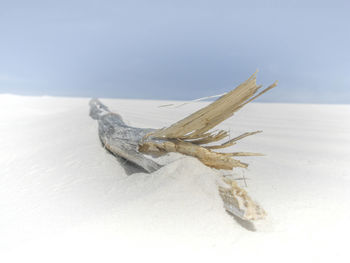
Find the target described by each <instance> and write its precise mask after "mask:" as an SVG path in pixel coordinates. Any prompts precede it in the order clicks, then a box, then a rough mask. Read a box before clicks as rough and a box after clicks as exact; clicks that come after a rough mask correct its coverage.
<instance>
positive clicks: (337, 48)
mask: <svg viewBox="0 0 350 263" xmlns="http://www.w3.org/2000/svg"><path fill="white" fill-rule="evenodd" d="M238 2H242V1H237V2H235V1H220V0H216V1H190V0H188V1H132V0H131V1H106V0H98V1H97V0H96V1H91V0H85V1H84V0H78V1H73V0H71V1H67V0H62V1H35V0H33V1H16V0H11V1H4V0H0V93H13V94H23V95H51V96H80V97H116V98H117V97H118V98H145V99H194V98H198V97H204V96H209V95H213V94H219V93H222V92H225V91H227V90H230V89H232V88H233V87H234V86H235V85H237V84H238V83H240V82H242V81H244V80H245V79H246V78H247V77H249V75H250V74H252V73H253V72H254V71H255V70H256V69H259V74H258V81H259V82H260V83H262V84H265V85H268V84H271V83H272V82H273V81H274V80H276V79H278V80H279V86H278V88H276V89H275V90H273V91H271V92H270V93H269V94H266V95H265V96H264V97H263V98H261V99H260V101H266V102H306V103H350V15H349V14H350V9H349V5H348V4H346V2H345V1H344V2H342V1H339V2H337V3H335V2H334V1H329V3H330V4H328V5H327V4H324V3H322V1H308V2H305V1H299V2H296V1H280V2H281V3H283V2H288V6H286V5H282V4H279V2H278V1H267V2H264V3H267V4H262V1H249V2H248V1H247V2H246V4H245V6H242V5H239V4H237V3H238ZM305 3H307V4H305Z"/></svg>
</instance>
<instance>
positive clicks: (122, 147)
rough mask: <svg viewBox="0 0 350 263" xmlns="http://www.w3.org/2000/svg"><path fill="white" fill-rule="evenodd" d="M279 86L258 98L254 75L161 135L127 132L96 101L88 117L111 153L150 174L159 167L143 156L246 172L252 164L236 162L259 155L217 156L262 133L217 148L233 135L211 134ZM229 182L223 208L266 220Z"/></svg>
mask: <svg viewBox="0 0 350 263" xmlns="http://www.w3.org/2000/svg"><path fill="white" fill-rule="evenodd" d="M276 85H277V82H275V83H274V84H272V85H271V86H269V87H268V88H266V89H265V90H263V91H261V92H260V93H258V94H256V93H257V91H258V90H259V89H260V88H261V85H257V84H256V76H255V74H253V75H252V76H251V77H250V78H249V79H248V80H247V81H245V82H244V83H242V84H241V85H239V86H238V87H237V88H235V89H234V90H232V91H230V92H228V93H227V94H225V95H223V96H222V97H220V98H219V99H218V100H216V101H215V102H213V103H211V104H209V105H208V106H206V107H204V108H202V109H200V110H198V111H196V112H195V113H193V114H191V115H190V116H188V117H186V118H184V119H182V120H180V121H178V122H176V123H175V124H173V125H171V126H170V127H167V128H162V129H143V128H136V127H131V126H128V125H126V124H125V123H124V121H123V119H122V117H121V116H120V115H118V114H116V113H113V112H111V111H110V110H109V109H108V108H107V107H106V106H105V105H103V104H102V103H101V102H100V101H98V100H97V99H92V100H91V101H90V116H91V117H92V118H93V119H96V120H97V121H98V124H99V137H100V140H101V142H102V144H103V145H104V147H105V148H106V149H107V150H109V151H110V152H111V153H113V154H114V155H116V156H120V157H122V158H124V159H126V160H128V161H130V162H132V163H134V164H136V165H137V166H139V167H141V168H143V169H144V170H146V171H147V172H149V173H151V172H153V171H156V170H158V169H159V168H160V167H161V165H159V164H157V163H156V162H155V161H153V160H152V159H150V158H147V157H145V155H144V154H148V155H156V156H159V155H163V154H166V153H168V152H178V153H181V154H184V155H188V156H193V157H196V158H198V159H199V160H200V161H201V162H202V163H203V164H205V165H207V166H209V167H212V168H216V169H226V170H232V169H233V168H235V167H242V168H245V167H247V166H248V164H246V163H243V162H241V161H239V160H236V159H234V158H233V157H234V156H255V155H261V154H259V153H251V152H232V153H220V152H215V151H213V150H218V149H222V148H226V147H230V146H232V145H234V144H236V142H237V141H238V140H241V139H243V138H245V137H247V136H251V135H254V134H256V133H259V132H261V131H255V132H246V133H244V134H242V135H240V136H238V137H236V138H233V139H230V140H227V141H226V142H224V143H220V144H219V143H218V142H219V141H221V140H223V139H225V138H227V137H228V136H229V134H228V132H227V131H223V130H219V131H215V132H213V131H212V129H213V128H214V127H215V126H217V125H218V124H220V123H221V122H223V121H224V120H226V119H227V118H229V117H231V116H232V115H233V114H234V113H235V112H237V111H238V110H239V109H241V108H242V107H243V106H244V105H246V104H247V103H249V102H251V101H252V100H254V99H256V98H257V97H259V96H260V95H262V94H263V93H265V92H267V91H268V90H270V89H272V88H273V87H275V86H276ZM227 180H228V179H225V180H224V182H225V184H226V187H222V186H221V187H220V188H219V192H220V195H221V197H222V199H223V200H224V205H225V208H226V209H227V210H228V211H229V212H231V213H233V214H235V215H237V216H239V217H241V218H243V219H246V220H255V219H260V218H263V217H264V215H265V212H264V211H263V210H262V209H261V208H260V207H259V205H257V204H256V203H254V202H253V201H252V199H251V198H250V197H249V196H248V195H247V193H246V191H245V190H243V189H241V188H239V187H238V186H237V184H236V182H234V181H229V182H228V181H227Z"/></svg>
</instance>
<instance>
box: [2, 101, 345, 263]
mask: <svg viewBox="0 0 350 263" xmlns="http://www.w3.org/2000/svg"><path fill="white" fill-rule="evenodd" d="M102 102H104V103H105V104H107V105H108V106H110V108H111V109H113V110H114V111H117V112H118V113H120V114H121V115H122V116H123V117H124V119H125V120H126V122H127V123H128V124H130V125H134V126H140V127H152V128H159V127H163V126H167V125H169V124H170V123H172V122H174V121H176V120H178V119H180V118H182V117H184V116H186V115H187V114H188V113H190V112H192V111H193V110H195V109H198V108H199V107H202V106H203V105H205V104H206V103H202V102H201V103H196V104H191V105H187V106H184V107H181V108H179V109H166V108H158V107H157V105H161V104H167V103H169V102H167V101H142V100H138V101H136V100H111V99H106V100H102ZM221 128H224V129H230V130H231V132H232V134H233V136H234V135H239V134H240V133H243V132H246V131H254V130H263V131H264V133H262V134H258V135H255V136H252V137H249V138H246V139H244V140H242V141H240V142H239V144H238V145H237V146H234V147H231V148H230V149H229V150H231V151H252V152H262V153H265V154H266V156H264V157H244V160H245V161H246V162H248V163H250V166H249V168H248V169H237V170H235V171H234V173H235V175H237V177H241V176H242V175H244V176H245V177H247V178H248V180H247V183H248V187H247V188H246V189H247V191H248V192H249V193H250V194H251V196H252V197H253V198H254V199H256V200H258V201H259V203H260V204H261V205H262V206H263V207H264V208H265V210H266V211H267V212H268V217H267V219H266V220H265V221H260V222H258V223H256V224H255V225H249V224H243V223H240V222H237V221H236V220H235V219H234V218H233V217H232V216H230V215H228V214H227V213H226V212H225V210H224V209H223V207H222V201H221V199H220V197H219V195H218V192H217V185H216V180H215V175H216V173H217V172H216V171H214V170H212V169H210V168H207V167H205V166H204V165H202V164H201V163H200V162H199V161H197V160H196V159H193V158H190V157H183V156H181V155H178V154H172V155H170V156H169V157H164V158H161V159H160V162H162V163H169V164H168V165H166V166H165V167H163V168H162V169H161V170H159V171H157V172H156V173H154V174H151V175H149V174H144V173H136V174H132V175H127V174H126V172H125V170H124V168H123V167H122V165H121V163H120V162H118V161H117V160H116V159H115V158H114V157H113V156H111V155H110V154H108V153H107V152H106V151H105V150H104V149H103V148H102V147H101V144H100V142H99V139H98V135H97V123H96V121H94V120H92V119H90V117H89V116H88V99H73V98H72V99H71V98H50V97H42V98H39V97H19V96H12V95H0V146H1V148H0V262H10V261H16V262H56V261H57V262H90V261H95V262H125V261H126V259H128V260H136V259H138V260H142V261H148V260H149V259H151V260H152V261H154V262H158V261H161V262H169V261H170V262H173V261H178V262H183V261H186V259H187V260H191V261H193V262H197V261H199V260H201V261H214V262H215V261H219V260H223V259H226V260H229V262H238V261H242V262H253V261H254V262H257V261H260V260H264V261H270V262H350V256H349V252H348V251H347V249H348V239H349V236H350V227H349V223H350V209H349V208H350V172H349V168H350V106H344V105H295V104H261V103H254V104H250V105H247V106H246V107H245V108H244V109H243V110H241V111H240V112H238V113H237V114H236V115H235V116H234V117H232V118H231V119H229V120H228V121H226V122H225V123H223V124H222V125H221ZM241 159H243V157H242V158H241ZM252 230H255V231H252Z"/></svg>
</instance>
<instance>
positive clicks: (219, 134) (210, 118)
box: [139, 73, 277, 170]
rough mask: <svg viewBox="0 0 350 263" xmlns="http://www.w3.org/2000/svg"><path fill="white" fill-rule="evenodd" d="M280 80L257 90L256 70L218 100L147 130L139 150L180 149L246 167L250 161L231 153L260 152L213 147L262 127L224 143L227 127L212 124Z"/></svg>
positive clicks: (215, 164) (218, 163) (210, 161)
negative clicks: (243, 160)
mask: <svg viewBox="0 0 350 263" xmlns="http://www.w3.org/2000/svg"><path fill="white" fill-rule="evenodd" d="M276 85H277V82H275V83H273V84H272V85H270V86H269V87H268V88H266V89H265V90H263V91H261V92H260V93H258V94H257V95H256V93H257V91H258V90H259V89H260V88H261V85H257V84H256V73H254V74H253V75H252V76H251V77H250V78H249V79H248V80H246V81H245V82H243V83H242V84H241V85H239V86H238V87H237V88H235V89H234V90H232V91H230V92H228V93H227V94H225V95H224V96H222V97H221V98H219V99H218V100H216V101H215V102H213V103H211V104H209V105H208V106H206V107H204V108H202V109H200V110H198V111H196V112H195V113H193V114H191V115H190V116H188V117H186V118H184V119H182V120H180V121H178V122H176V123H175V124H173V125H171V126H170V127H167V128H163V129H159V130H155V131H152V132H150V133H148V134H147V135H146V136H144V138H143V140H142V141H141V142H140V143H139V151H140V152H142V153H145V154H152V155H159V154H165V153H167V152H179V153H182V154H185V155H189V156H193V157H196V158H198V159H199V160H200V161H201V162H202V163H203V164H205V165H207V166H209V167H212V168H216V169H226V170H232V169H233V168H234V167H244V168H245V167H247V166H248V164H246V163H243V162H241V161H239V160H236V159H234V158H232V156H254V155H261V154H259V153H250V152H235V153H219V152H214V151H212V150H216V149H222V148H226V147H230V146H232V145H234V144H236V142H237V141H238V140H241V139H243V138H245V137H247V136H250V135H254V134H256V133H259V132H261V131H255V132H246V133H244V134H242V135H240V136H238V137H236V138H233V139H231V140H228V141H226V142H224V143H222V144H214V145H207V146H206V144H209V143H217V142H218V141H220V140H222V139H225V138H227V137H228V136H229V134H228V132H226V131H224V130H219V131H216V132H215V131H211V130H212V128H214V127H215V126H217V125H218V124H220V123H221V122H223V121H224V120H226V119H227V118H229V117H231V116H232V115H233V114H234V113H235V112H237V111H238V110H239V109H241V108H242V107H243V106H244V105H246V104H247V103H249V102H251V101H252V100H254V99H256V98H257V97H259V96H261V95H262V94H264V93H265V92H267V91H268V90H270V89H272V88H274V87H275V86H276Z"/></svg>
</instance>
